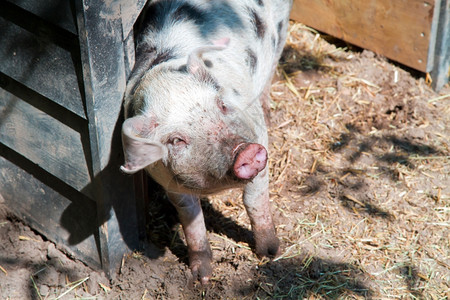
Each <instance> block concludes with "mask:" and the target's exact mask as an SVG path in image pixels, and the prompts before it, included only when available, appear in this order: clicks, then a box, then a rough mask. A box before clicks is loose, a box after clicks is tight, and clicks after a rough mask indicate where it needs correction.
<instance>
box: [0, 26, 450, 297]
mask: <svg viewBox="0 0 450 300" xmlns="http://www.w3.org/2000/svg"><path fill="white" fill-rule="evenodd" d="M342 47H343V48H342ZM421 76H422V74H417V73H415V72H414V71H411V70H407V69H405V68H404V67H401V66H398V65H396V64H394V63H392V62H390V61H388V60H386V59H385V58H383V57H379V56H377V55H375V54H374V53H372V52H370V51H362V50H361V49H357V48H355V47H352V46H350V45H345V44H344V43H343V42H341V41H336V40H333V39H332V38H330V37H328V36H324V35H319V34H318V33H316V32H314V31H313V30H311V29H308V28H306V27H304V26H302V25H301V24H292V26H291V28H290V36H289V40H288V44H287V47H286V50H285V53H284V56H283V58H282V60H281V62H280V68H279V70H278V74H277V77H276V78H275V80H274V83H273V87H272V91H271V96H272V103H271V108H272V110H271V114H272V118H271V128H270V149H269V150H270V160H269V164H268V167H269V168H270V173H271V185H270V191H271V192H270V193H271V203H272V211H273V214H274V219H275V223H276V226H277V232H278V235H279V237H280V239H281V242H282V247H283V248H282V249H283V250H282V254H281V256H280V257H278V258H276V259H275V260H273V261H269V260H259V259H258V258H257V257H256V256H255V255H254V253H253V252H252V249H251V247H252V234H251V231H250V226H249V221H248V218H247V215H246V213H245V209H244V207H243V204H242V201H241V193H240V191H238V190H232V191H227V192H224V193H222V194H220V195H216V196H213V197H210V198H209V199H204V200H203V201H202V203H203V208H204V210H205V215H206V223H207V228H208V236H209V239H210V242H211V246H212V249H213V255H214V275H213V278H212V279H211V282H210V284H209V285H208V286H205V287H202V286H200V285H199V284H198V283H196V282H193V281H192V278H191V274H190V271H189V269H188V267H187V265H186V264H187V250H186V247H185V243H184V237H183V233H182V230H181V228H180V225H179V224H178V223H177V219H176V215H175V211H174V209H173V208H172V207H171V206H170V204H168V203H167V201H166V200H165V199H164V196H163V195H162V193H161V192H158V194H157V196H158V197H156V198H157V199H158V200H153V201H152V202H151V203H150V207H151V209H150V211H149V214H150V219H151V222H150V223H149V224H148V233H149V239H150V240H151V241H152V243H153V244H154V246H152V247H150V246H149V247H148V248H149V249H147V250H146V251H144V252H143V253H132V254H130V255H129V256H127V257H125V258H124V261H123V262H124V263H123V265H122V266H121V268H120V270H119V272H118V274H117V275H116V277H115V279H113V280H111V281H110V280H108V279H107V278H106V277H105V276H104V275H103V274H101V273H99V272H95V271H93V270H91V269H89V268H88V267H86V266H85V265H83V264H82V263H81V262H79V261H76V260H73V259H71V258H70V257H67V256H66V255H65V254H63V253H62V252H60V251H59V250H57V249H56V248H55V245H54V244H52V243H51V242H49V241H46V240H45V238H43V237H42V236H40V235H39V234H37V233H36V232H34V231H32V230H31V229H30V228H28V227H27V226H26V225H24V224H23V223H21V222H20V221H19V220H17V219H15V218H14V217H12V216H10V215H8V213H6V212H5V211H4V210H3V211H2V213H0V241H1V243H0V298H1V299H55V298H56V299H73V298H75V299H305V298H306V299H395V298H402V299H415V298H417V299H448V298H450V287H449V282H450V259H449V254H450V245H449V243H450V242H449V241H450V228H449V227H450V218H449V214H450V138H449V135H450V87H449V86H448V85H446V86H445V87H444V88H443V89H442V90H441V92H440V93H435V92H433V91H432V90H431V88H429V87H428V85H427V83H426V81H425V80H424V78H422V77H421ZM0 202H1V201H0ZM0 207H1V204H0ZM155 253H156V254H157V255H155Z"/></svg>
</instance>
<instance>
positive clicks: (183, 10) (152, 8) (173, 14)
mask: <svg viewBox="0 0 450 300" xmlns="http://www.w3.org/2000/svg"><path fill="white" fill-rule="evenodd" d="M150 2H153V1H150ZM143 15H144V17H143V19H142V21H141V22H140V23H141V24H146V28H151V30H152V31H160V30H161V29H162V28H164V27H165V26H173V24H176V23H179V22H190V21H191V22H194V24H195V25H197V26H198V27H199V29H200V33H201V35H202V36H203V37H205V38H206V37H209V36H211V35H212V34H214V33H215V32H216V31H217V29H218V28H219V27H223V26H225V27H228V28H230V29H233V30H237V29H239V28H243V23H242V20H241V18H240V17H239V15H238V14H237V13H236V11H235V10H234V9H233V7H231V6H230V5H229V4H228V3H226V2H225V1H218V2H214V3H210V7H209V8H207V9H204V8H203V7H202V8H200V7H198V6H196V5H193V4H189V3H185V2H184V1H180V0H173V1H159V2H156V3H149V4H148V5H147V6H146V8H145V9H144V12H143ZM142 29H145V28H142ZM139 31H142V30H139Z"/></svg>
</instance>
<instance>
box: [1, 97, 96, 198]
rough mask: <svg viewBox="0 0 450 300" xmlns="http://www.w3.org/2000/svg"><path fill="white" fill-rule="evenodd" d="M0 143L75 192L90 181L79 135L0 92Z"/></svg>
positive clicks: (19, 100)
mask: <svg viewBox="0 0 450 300" xmlns="http://www.w3.org/2000/svg"><path fill="white" fill-rule="evenodd" d="M0 99H1V101H0V116H1V119H0V141H1V143H3V144H4V145H6V146H7V147H9V148H11V149H13V150H14V151H16V152H18V153H20V154H21V155H23V156H24V157H26V158H27V159H29V160H31V161H32V162H34V163H35V164H37V165H39V166H40V167H41V168H43V169H45V170H46V171H47V172H49V173H51V174H53V175H55V176H56V177H58V178H60V179H61V180H62V181H64V182H65V183H67V184H68V185H70V186H72V187H73V188H75V189H77V190H79V191H80V190H82V189H83V188H84V187H85V186H87V185H88V184H89V182H90V181H91V178H90V175H89V172H88V167H87V161H86V158H85V155H84V150H83V144H82V142H81V134H80V133H79V132H77V131H74V130H73V129H72V128H70V127H68V126H66V125H65V124H63V123H61V122H60V121H58V120H56V119H54V118H52V117H50V116H49V115H47V114H46V113H44V112H42V111H40V110H38V109H36V108H35V107H33V106H31V105H30V104H28V103H27V102H24V101H23V100H21V99H19V98H17V97H15V96H14V95H12V94H10V93H8V92H6V91H5V90H3V89H0Z"/></svg>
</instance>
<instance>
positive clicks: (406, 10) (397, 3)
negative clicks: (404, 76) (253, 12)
mask: <svg viewBox="0 0 450 300" xmlns="http://www.w3.org/2000/svg"><path fill="white" fill-rule="evenodd" d="M434 6H435V1H434V0H427V1H423V0H394V1H391V0H377V1H358V0H340V1H330V0H312V1H309V0H295V1H294V6H293V10H292V14H291V18H293V19H294V20H297V21H300V22H302V23H304V24H306V25H308V26H311V27H313V28H316V29H318V30H320V31H323V32H326V33H328V34H330V35H333V36H335V37H337V38H340V39H342V40H345V41H348V42H350V43H352V44H355V45H357V46H360V47H363V48H366V49H370V50H372V51H374V52H376V53H379V54H382V55H384V56H386V57H388V58H390V59H393V60H395V61H398V62H400V63H402V64H405V65H407V66H409V67H412V68H414V69H417V70H420V71H423V72H425V71H426V66H427V54H428V44H429V38H430V30H431V23H432V19H433V11H434Z"/></svg>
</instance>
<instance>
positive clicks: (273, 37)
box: [270, 35, 278, 49]
mask: <svg viewBox="0 0 450 300" xmlns="http://www.w3.org/2000/svg"><path fill="white" fill-rule="evenodd" d="M270 40H271V41H272V47H273V49H276V48H278V43H277V39H276V37H275V35H272V37H271V38H270Z"/></svg>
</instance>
